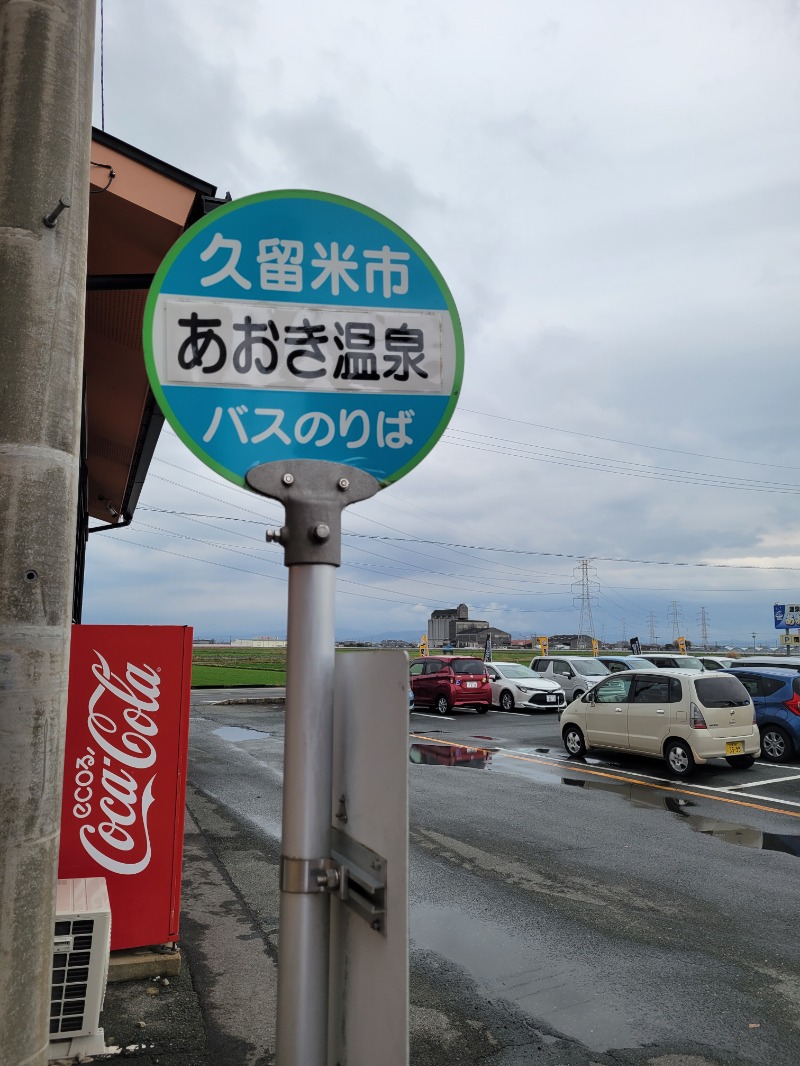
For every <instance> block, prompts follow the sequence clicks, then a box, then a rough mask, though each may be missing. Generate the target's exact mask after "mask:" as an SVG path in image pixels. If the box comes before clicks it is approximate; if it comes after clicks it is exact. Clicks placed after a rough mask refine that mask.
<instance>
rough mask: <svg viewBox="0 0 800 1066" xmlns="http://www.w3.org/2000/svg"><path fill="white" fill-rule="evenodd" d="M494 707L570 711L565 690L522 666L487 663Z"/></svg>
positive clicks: (527, 667)
mask: <svg viewBox="0 0 800 1066" xmlns="http://www.w3.org/2000/svg"><path fill="white" fill-rule="evenodd" d="M486 673H487V674H488V675H489V683H490V685H491V689H492V705H493V706H495V707H500V709H501V710H503V711H513V710H514V708H515V707H518V708H519V709H520V710H522V711H559V710H561V708H562V707H566V705H567V698H566V696H565V695H564V689H563V688H562V687H561V686H560V685H559V684H558V683H557V682H555V681H548V679H547V678H546V677H540V676H539V675H538V674H536V673H535V672H534V671H533V670H531V668H530V667H529V666H523V665H522V663H497V662H491V663H486Z"/></svg>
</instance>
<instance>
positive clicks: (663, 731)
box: [561, 668, 761, 777]
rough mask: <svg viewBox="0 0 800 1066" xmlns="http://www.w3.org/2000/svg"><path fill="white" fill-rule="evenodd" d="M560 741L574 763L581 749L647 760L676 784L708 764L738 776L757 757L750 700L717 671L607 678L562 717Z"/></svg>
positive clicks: (641, 673)
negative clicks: (659, 763) (665, 769)
mask: <svg viewBox="0 0 800 1066" xmlns="http://www.w3.org/2000/svg"><path fill="white" fill-rule="evenodd" d="M561 737H562V739H563V741H564V747H565V748H566V749H567V753H568V754H569V755H571V756H573V757H580V756H582V755H584V754H585V753H586V751H587V749H588V748H608V749H610V750H612V751H627V752H632V753H635V754H637V755H651V756H653V757H655V758H657V759H665V760H666V762H667V765H668V766H669V769H670V770H671V772H672V773H673V774H674V775H675V777H687V776H688V775H689V774H690V773H691V772H692V770H693V769H694V767H695V766H696V765H702V764H703V763H705V762H707V761H708V760H709V759H726V760H727V762H728V763H729V764H730V765H731V766H733V767H735V768H736V769H740V770H743V769H746V768H747V767H749V766H752V765H753V761H754V760H755V759H756V758H757V757H758V756H759V755H760V754H761V737H760V734H759V732H758V726H757V725H756V712H755V709H754V707H753V701H752V699H751V697H750V694H749V693H748V691H747V689H746V688H745V687H744V685H743V684H742V683H741V681H740V680H739V678H738V677H735V676H734V675H733V674H729V673H727V672H726V671H724V670H709V671H707V672H706V671H703V672H700V671H698V670H691V671H690V670H669V669H663V668H662V669H654V670H653V672H652V673H646V672H645V671H644V670H631V671H630V672H628V673H624V674H612V675H611V676H610V677H607V678H605V680H603V681H601V682H600V684H599V685H595V687H594V688H593V689H591V690H590V691H589V692H587V693H586V695H585V696H581V698H580V699H579V700H575V702H574V703H571V704H570V706H569V707H568V708H567V709H566V711H564V713H563V714H562V715H561Z"/></svg>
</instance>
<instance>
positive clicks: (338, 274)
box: [144, 190, 464, 485]
mask: <svg viewBox="0 0 800 1066" xmlns="http://www.w3.org/2000/svg"><path fill="white" fill-rule="evenodd" d="M144 352H145V361H146V364H147V373H148V376H149V378H150V385H151V387H152V389H153V392H154V394H155V396H156V399H157V401H158V403H159V405H160V407H161V410H162V411H163V412H164V415H165V417H166V419H167V421H168V422H169V423H170V424H171V425H172V427H173V429H174V430H175V432H176V433H177V434H178V436H179V437H180V438H181V439H182V440H183V441H184V443H185V444H187V445H188V447H189V448H190V449H191V450H192V451H193V452H194V453H195V454H196V455H197V456H199V458H201V459H202V460H203V461H204V462H205V463H207V464H208V465H209V466H210V467H212V468H213V469H214V470H216V471H217V472H218V473H220V474H222V475H223V476H224V477H226V478H229V479H230V480H231V481H233V482H235V483H236V484H238V485H244V484H245V475H246V473H247V471H248V470H250V469H251V468H252V467H255V466H258V465H260V464H262V463H270V462H275V461H277V460H284V459H317V460H327V461H330V462H334V463H343V464H346V465H348V466H352V467H357V468H358V469H361V470H364V471H365V472H367V473H369V474H371V475H372V476H373V477H374V478H376V479H377V480H378V481H379V482H380V484H381V485H386V484H389V483H390V482H392V481H396V480H398V479H399V478H401V477H402V476H403V475H404V474H406V473H407V472H408V471H409V470H411V469H412V467H414V466H416V464H417V463H419V462H420V460H421V459H422V458H423V457H424V456H425V455H426V454H427V452H428V451H430V449H431V448H432V447H433V445H434V444H435V443H436V441H437V440H438V439H439V437H440V436H441V435H442V433H443V432H444V430H445V428H446V426H447V423H448V422H449V420H450V416H451V415H452V413H453V410H454V408H455V405H456V400H457V397H458V393H459V390H460V387H461V378H462V374H463V359H464V345H463V337H462V333H461V325H460V322H459V318H458V312H457V311H456V306H455V303H454V301H453V297H452V295H451V293H450V290H449V289H448V287H447V285H446V284H445V281H444V279H443V278H442V276H441V274H440V273H439V271H438V270H437V269H436V267H435V266H434V264H433V262H432V261H431V259H430V258H429V257H428V256H427V255H426V253H425V252H424V251H423V250H422V248H420V246H419V245H418V244H417V243H416V242H415V241H414V240H413V239H412V238H411V237H410V236H409V235H408V234H407V233H405V232H404V231H403V230H402V229H400V228H399V226H396V225H394V223H393V222H390V221H389V219H387V218H384V217H383V216H382V215H379V214H377V213H376V212H375V211H372V210H370V209H369V208H368V207H365V206H364V205H363V204H359V203H355V202H354V201H352V200H345V199H343V198H341V197H338V196H332V195H328V194H326V193H319V192H306V191H292V190H290V191H280V192H267V193H259V194H257V195H254V196H248V197H245V198H244V199H241V200H235V201H232V202H231V203H229V204H226V205H224V206H223V207H220V208H217V210H215V211H214V212H212V213H211V214H210V215H208V216H207V217H206V218H204V219H202V220H201V221H200V222H198V223H197V224H196V225H194V226H192V227H191V229H189V230H187V232H186V233H185V234H184V235H183V236H182V237H181V238H180V240H178V241H177V243H176V244H175V245H174V246H173V247H172V249H171V250H170V251H169V253H168V254H167V256H166V258H165V259H164V261H163V263H162V264H161V267H160V268H159V270H158V273H157V274H156V276H155V279H154V281H153V284H152V286H151V289H150V294H149V296H148V299H147V306H146V310H145V318H144Z"/></svg>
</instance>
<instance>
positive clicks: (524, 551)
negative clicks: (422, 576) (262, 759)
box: [138, 486, 800, 591]
mask: <svg viewBox="0 0 800 1066" xmlns="http://www.w3.org/2000/svg"><path fill="white" fill-rule="evenodd" d="M182 487H184V488H185V486H182ZM138 510H141V511H156V512H158V513H160V514H172V515H178V516H179V517H181V518H215V519H218V520H219V521H224V522H250V523H252V524H255V525H264V521H263V519H262V520H259V519H255V518H252V519H247V518H238V517H232V516H228V515H209V514H198V513H195V512H191V511H175V510H170V509H167V508H165V507H150V506H148V505H140V507H139V508H138ZM381 524H383V523H381ZM342 536H343V537H353V538H358V539H362V540H377V541H388V542H390V543H393V544H404V543H405V544H431V545H435V546H436V547H439V548H468V549H471V550H473V551H488V552H499V553H506V554H509V555H523V556H541V557H542V558H548V559H577V560H581V559H583V558H585V556H583V555H575V554H572V553H570V552H545V551H537V550H536V549H533V548H499V547H497V546H496V545H492V544H461V543H458V542H450V541H444V540H432V539H428V538H426V537H389V536H385V535H382V534H377V533H350V532H346V531H344V530H343V531H342ZM592 558H593V559H598V560H599V561H600V562H604V563H628V564H632V565H636V566H681V567H700V568H704V569H709V570H760V571H766V572H769V571H775V572H776V573H777V572H781V573H782V572H784V571H788V572H790V573H797V572H799V571H800V566H759V565H757V564H755V563H704V562H693V561H691V560H683V561H681V560H675V559H672V560H670V559H633V558H628V557H626V556H618V555H593V556H592ZM733 591H736V590H733ZM742 591H744V590H742Z"/></svg>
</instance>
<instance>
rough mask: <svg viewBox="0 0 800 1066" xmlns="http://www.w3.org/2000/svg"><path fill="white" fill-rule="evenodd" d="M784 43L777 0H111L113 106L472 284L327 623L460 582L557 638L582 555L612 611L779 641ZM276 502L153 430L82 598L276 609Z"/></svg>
mask: <svg viewBox="0 0 800 1066" xmlns="http://www.w3.org/2000/svg"><path fill="white" fill-rule="evenodd" d="M99 7H100V4H99V0H98V29H97V40H96V64H95V111H94V122H95V125H97V126H100V125H102V121H103V120H102V114H101V91H100V25H99ZM799 52H800V9H798V6H797V5H796V4H795V3H794V2H791V0H669V2H662V3H647V2H642V0H569V2H568V0H560V2H556V0H495V2H494V3H491V4H487V3H476V2H473V0H426V2H424V3H423V2H414V0H394V2H393V3H392V4H387V5H379V4H374V3H367V2H366V0H360V2H359V0H339V2H338V3H336V4H330V3H326V2H322V0H297V2H295V3H292V4H279V3H275V2H267V0H236V3H225V4H223V3H219V2H217V0H137V2H136V3H131V2H130V0H105V5H104V78H103V81H104V94H103V95H104V108H105V129H106V131H107V132H108V133H110V134H113V135H114V136H116V137H119V138H121V139H122V140H125V141H127V142H129V143H131V144H133V145H135V146H136V147H137V148H140V149H142V150H144V151H146V152H149V153H151V154H153V155H155V156H157V157H159V158H161V159H163V160H165V161H166V162H168V163H170V164H173V165H174V166H176V167H179V168H181V169H183V170H186V171H189V172H190V173H192V174H194V175H196V176H197V177H199V178H202V179H204V180H206V181H209V182H212V183H213V184H215V185H217V186H218V188H219V190H220V194H224V193H225V192H226V191H228V190H230V192H231V194H232V195H233V197H234V198H238V197H241V196H246V195H249V194H251V193H256V192H261V191H264V190H271V189H290V188H304V189H317V190H322V191H326V192H331V193H337V194H340V195H343V196H347V197H351V198H352V199H355V200H358V201H361V202H363V203H364V204H367V205H368V206H369V207H371V208H373V209H375V210H376V211H379V212H381V213H382V214H384V215H386V216H388V217H389V218H390V219H392V220H393V221H394V222H396V223H397V224H398V225H400V226H401V227H403V228H404V229H405V230H406V231H408V232H409V233H410V234H411V235H412V236H413V237H414V238H415V239H416V240H417V241H418V242H419V244H421V245H422V247H423V248H424V249H425V250H426V251H427V252H428V254H429V255H430V256H431V257H432V259H433V260H434V262H435V263H436V264H437V266H438V267H439V269H440V270H441V272H442V274H443V275H444V277H445V279H446V280H447V283H448V284H449V286H450V289H451V291H452V293H453V295H454V297H455V300H456V303H457V305H458V309H459V313H460V316H461V320H462V324H463V328H464V336H465V374H464V385H463V391H462V395H461V399H460V402H459V405H458V407H457V409H456V412H455V414H454V416H453V419H452V421H451V423H450V427H449V429H448V430H447V431H446V433H445V434H444V436H443V437H442V439H441V441H440V442H439V443H438V445H437V446H436V447H435V448H434V450H433V451H432V452H431V454H430V455H429V456H427V458H426V459H425V460H424V461H423V462H422V463H421V464H420V465H419V466H418V467H417V468H416V469H415V470H413V471H412V472H411V473H410V474H408V475H407V476H406V477H405V478H403V479H402V480H401V481H400V482H398V483H397V484H396V485H393V486H390V487H389V488H387V489H385V490H384V491H382V492H381V493H380V494H379V495H378V496H377V497H376V498H375V499H373V500H371V501H368V502H366V503H362V504H357V505H355V506H354V507H352V508H351V509H350V511H348V512H347V513H346V516H345V522H344V528H345V535H344V538H343V544H344V548H343V565H342V567H341V569H340V571H339V584H338V592H337V635H338V636H339V637H341V638H347V637H355V636H359V637H374V636H380V635H388V634H391V633H405V632H414V633H418V634H421V633H422V632H423V631H424V630H425V627H426V623H427V618H428V616H429V614H430V612H431V611H432V610H433V609H436V608H442V607H452V606H455V605H456V604H458V603H460V602H466V603H467V604H468V605H469V608H470V613H471V615H472V616H474V617H477V618H480V619H486V620H488V621H489V622H490V623H491V624H492V625H496V626H499V627H501V628H503V629H507V630H509V631H511V632H512V633H513V634H514V635H528V634H554V633H565V632H567V633H568V632H576V631H577V629H578V622H579V615H580V611H579V607H580V584H579V575H580V569H581V560H582V559H590V560H591V563H590V566H589V571H588V572H589V575H590V577H591V579H592V597H593V598H592V617H593V622H594V629H595V635H596V636H597V637H599V638H600V639H604V640H613V639H619V638H622V637H630V636H634V635H635V636H639V637H640V638H641V639H642V640H643V641H646V640H649V637H650V633H651V628H652V630H653V631H654V633H655V636H656V638H657V639H658V640H659V641H661V642H663V641H666V640H670V639H672V637H673V635H674V632H675V628H676V624H677V628H678V630H679V631H680V633H681V634H682V635H684V636H686V637H687V638H688V639H690V640H692V641H695V642H697V641H699V640H700V637H701V633H702V619H703V617H705V621H706V627H707V632H708V636H709V640H710V641H711V642H719V643H722V644H726V643H731V642H737V643H738V642H744V641H747V642H752V640H753V638H752V634H753V633H754V632H755V634H756V640H757V641H758V642H759V643H761V642H762V641H764V642H766V641H769V642H771V643H774V641H775V630H774V628H773V619H772V604H773V603H774V602H776V601H778V602H783V601H786V600H793V599H797V598H798V596H800V545H798V532H797V527H798V514H799V512H800V457H799V456H798V454H797V451H796V447H795V442H796V436H797V435H796V432H795V431H796V425H797V416H796V402H795V401H793V400H792V399H791V397H793V396H794V395H795V390H796V388H797V383H798V373H799V371H798V357H799V354H800V353H798V339H799V338H800V328H799V327H800V300H798V283H799V282H800V196H798V176H800V138H798V136H797V131H798V129H800V123H799V122H798V118H800V114H799V112H800V62H799V61H798V59H799V57H798V53H799ZM198 516H201V517H198ZM281 521H282V512H281V508H280V507H279V505H277V504H273V503H271V502H269V501H264V500H261V499H260V498H258V497H256V496H254V495H253V494H251V493H248V492H246V491H245V490H242V489H238V488H236V487H235V486H233V485H231V484H230V483H228V482H226V481H225V480H224V479H222V478H221V477H219V476H218V475H217V474H215V473H214V472H212V471H211V470H209V469H207V468H206V467H204V466H203V465H202V464H201V463H200V462H199V461H198V460H197V459H195V458H194V457H193V456H192V455H191V454H190V452H189V451H188V450H187V449H186V448H185V447H184V445H183V444H181V443H180V441H178V439H177V438H176V437H175V435H174V433H173V432H172V431H171V430H169V429H165V430H164V433H163V435H162V440H161V442H160V444H159V447H158V450H157V452H156V459H155V461H154V462H153V464H152V466H151V469H150V474H149V477H148V481H147V483H146V486H145V489H144V492H143V494H142V497H141V500H140V504H139V507H138V508H137V510H136V514H135V518H134V522H133V524H132V525H131V526H130V527H129V529H127V530H125V531H120V532H114V533H101V534H98V535H96V536H94V537H91V538H90V547H89V554H88V560H87V586H86V598H85V613H84V621H86V622H113V623H128V622H130V623H181V624H190V625H193V626H194V628H195V632H196V635H197V636H200V637H216V638H220V637H222V638H227V637H228V636H230V635H235V636H253V635H257V634H272V635H284V634H285V632H286V611H287V603H286V590H287V585H286V582H287V571H286V569H285V568H284V566H283V553H282V550H281V549H280V548H279V547H277V546H276V545H267V544H265V543H264V528H265V526H266V525H278V524H280V523H281ZM576 581H577V582H578V584H576ZM584 628H586V626H585V627H584Z"/></svg>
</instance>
